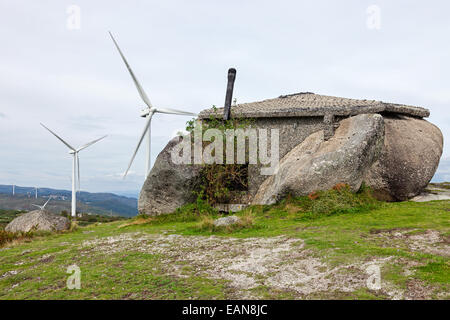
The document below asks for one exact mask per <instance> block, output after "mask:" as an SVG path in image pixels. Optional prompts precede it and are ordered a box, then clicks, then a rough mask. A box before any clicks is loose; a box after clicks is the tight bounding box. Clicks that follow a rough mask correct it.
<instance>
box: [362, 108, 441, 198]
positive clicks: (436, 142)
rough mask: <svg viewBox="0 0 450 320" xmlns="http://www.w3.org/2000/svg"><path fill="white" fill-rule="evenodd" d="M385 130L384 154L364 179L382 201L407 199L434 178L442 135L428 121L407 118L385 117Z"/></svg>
mask: <svg viewBox="0 0 450 320" xmlns="http://www.w3.org/2000/svg"><path fill="white" fill-rule="evenodd" d="M384 127H385V138H384V146H383V151H382V153H381V156H380V158H379V159H378V160H377V161H376V162H375V163H374V164H373V165H372V167H371V168H370V170H368V172H367V173H366V176H365V177H364V180H365V181H366V183H367V185H369V186H370V187H371V188H372V189H373V191H374V194H375V196H376V197H377V198H379V199H380V200H388V201H398V200H400V201H402V200H407V199H409V198H412V197H414V196H416V195H418V194H420V193H421V192H422V191H423V190H424V189H425V187H426V186H427V185H428V183H429V182H430V180H431V178H433V175H434V173H435V172H436V169H437V167H438V165H439V159H440V157H441V154H442V147H443V137H442V133H441V131H440V130H439V128H438V127H436V126H435V125H433V124H432V123H430V122H428V121H426V120H423V119H418V118H413V117H409V116H404V115H397V116H395V115H391V116H384Z"/></svg>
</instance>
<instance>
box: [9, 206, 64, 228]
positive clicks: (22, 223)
mask: <svg viewBox="0 0 450 320" xmlns="http://www.w3.org/2000/svg"><path fill="white" fill-rule="evenodd" d="M69 228H70V221H69V219H67V218H66V217H62V216H58V215H56V214H53V213H51V212H48V211H46V210H34V211H30V212H28V213H25V214H23V215H20V216H18V217H17V218H15V219H14V220H13V221H11V222H10V223H9V224H8V225H7V226H6V228H5V230H6V231H8V232H30V231H63V230H67V229H69Z"/></svg>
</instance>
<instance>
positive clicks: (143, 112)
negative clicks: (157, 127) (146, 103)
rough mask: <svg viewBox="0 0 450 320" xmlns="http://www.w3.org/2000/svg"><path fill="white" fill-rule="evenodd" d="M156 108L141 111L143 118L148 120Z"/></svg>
mask: <svg viewBox="0 0 450 320" xmlns="http://www.w3.org/2000/svg"><path fill="white" fill-rule="evenodd" d="M155 111H156V108H144V109H142V110H141V117H142V118H146V117H147V116H148V115H149V114H150V113H152V112H155Z"/></svg>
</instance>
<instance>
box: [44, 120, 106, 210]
mask: <svg viewBox="0 0 450 320" xmlns="http://www.w3.org/2000/svg"><path fill="white" fill-rule="evenodd" d="M41 126H43V127H44V128H45V129H47V130H48V131H49V132H50V133H51V134H53V135H54V136H55V137H56V138H58V140H60V141H61V142H62V143H64V144H65V145H66V146H67V147H68V148H69V149H70V151H69V153H70V154H71V155H72V156H73V167H72V217H75V216H76V214H77V190H76V185H77V183H76V182H77V181H78V188H80V159H79V157H78V152H80V151H81V150H83V149H86V148H87V147H89V146H90V145H93V144H94V143H96V142H97V141H100V140H102V139H103V138H105V137H106V136H103V137H101V138H98V139H96V140H94V141H91V142H88V143H86V144H85V145H83V146H81V147H79V148H78V149H76V148H74V147H72V146H71V145H70V144H68V143H67V142H65V141H64V140H63V139H62V138H61V137H59V136H58V135H57V134H56V133H54V132H53V131H52V130H50V129H49V128H47V127H46V126H44V125H43V124H42V123H41ZM77 171H78V177H76V175H75V174H76V172H77Z"/></svg>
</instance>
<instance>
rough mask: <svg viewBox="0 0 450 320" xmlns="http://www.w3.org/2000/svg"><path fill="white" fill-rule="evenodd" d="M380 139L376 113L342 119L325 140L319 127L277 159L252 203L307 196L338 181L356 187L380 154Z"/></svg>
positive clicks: (380, 122)
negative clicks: (273, 169) (271, 173)
mask: <svg viewBox="0 0 450 320" xmlns="http://www.w3.org/2000/svg"><path fill="white" fill-rule="evenodd" d="M383 138H384V125H383V117H382V116H381V115H379V114H360V115H357V116H354V117H350V118H347V119H345V120H342V121H341V122H340V126H339V128H337V130H336V132H335V134H334V136H333V137H332V138H331V139H329V140H328V141H325V140H324V131H323V130H320V131H318V132H315V133H313V134H311V135H310V136H308V137H307V138H306V139H305V140H304V141H303V142H302V143H300V144H299V145H297V146H296V147H295V148H293V149H292V150H291V151H290V152H289V153H287V154H286V155H285V156H284V157H283V158H282V159H281V161H280V166H279V170H278V172H277V173H276V174H274V175H272V176H270V177H269V178H267V179H266V180H265V181H264V182H263V183H262V185H261V186H260V188H259V190H258V192H257V193H256V195H255V197H254V199H253V204H272V203H275V202H277V201H278V200H280V199H282V198H283V197H285V196H286V195H287V194H291V195H293V196H302V195H307V194H309V193H311V192H313V191H317V190H326V189H330V188H332V187H333V186H334V185H336V184H338V183H346V184H348V185H349V186H350V187H351V189H352V190H354V191H356V190H358V189H359V188H360V186H361V183H362V181H363V177H364V173H365V172H366V171H367V169H368V168H370V167H371V165H372V164H373V163H374V161H375V160H377V158H378V157H379V155H380V153H381V149H382V146H383Z"/></svg>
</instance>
